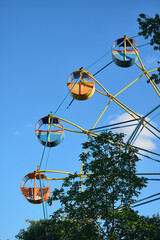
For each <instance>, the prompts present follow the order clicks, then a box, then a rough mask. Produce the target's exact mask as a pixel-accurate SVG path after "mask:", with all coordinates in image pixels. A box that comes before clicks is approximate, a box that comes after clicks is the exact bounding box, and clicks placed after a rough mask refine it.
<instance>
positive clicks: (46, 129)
mask: <svg viewBox="0 0 160 240" xmlns="http://www.w3.org/2000/svg"><path fill="white" fill-rule="evenodd" d="M52 127H53V128H54V129H51V128H52ZM35 133H36V136H37V137H38V139H39V141H40V143H41V144H42V145H43V146H47V147H55V146H57V145H59V144H60V143H61V142H62V141H63V139H64V130H63V125H62V123H61V121H60V120H59V119H58V118H55V117H53V116H52V115H48V116H45V117H43V118H41V119H40V120H39V121H38V122H37V123H36V126H35Z"/></svg>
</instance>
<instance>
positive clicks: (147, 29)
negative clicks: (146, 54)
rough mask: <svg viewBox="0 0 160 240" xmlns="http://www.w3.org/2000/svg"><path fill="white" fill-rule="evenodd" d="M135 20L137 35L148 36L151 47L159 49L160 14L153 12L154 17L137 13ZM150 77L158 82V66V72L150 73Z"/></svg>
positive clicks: (159, 80)
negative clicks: (137, 24) (137, 27)
mask: <svg viewBox="0 0 160 240" xmlns="http://www.w3.org/2000/svg"><path fill="white" fill-rule="evenodd" d="M137 21H138V23H139V29H140V30H141V31H140V32H139V35H141V36H143V37H144V38H145V39H148V38H149V39H150V45H152V46H153V49H154V50H159V51H160V16H159V15H158V14H155V17H154V18H151V17H149V16H147V15H146V14H144V13H142V14H140V15H139V18H138V19H137ZM158 63H159V62H158ZM151 79H153V80H154V81H155V83H157V84H158V83H160V68H158V74H152V76H151ZM147 82H148V81H147Z"/></svg>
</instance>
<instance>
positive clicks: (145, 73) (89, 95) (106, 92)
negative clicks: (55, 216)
mask: <svg viewBox="0 0 160 240" xmlns="http://www.w3.org/2000/svg"><path fill="white" fill-rule="evenodd" d="M126 41H128V42H129V43H130V45H131V47H132V48H133V50H134V52H135V54H136V56H137V58H138V60H139V62H140V65H138V64H137V63H135V64H136V66H137V67H138V68H139V69H140V70H141V71H142V74H141V75H140V76H139V77H137V78H136V79H135V80H134V81H132V82H131V83H130V84H128V85H127V86H126V87H124V88H123V89H122V90H120V91H119V92H118V93H117V94H115V95H112V94H111V93H109V92H108V91H107V90H106V88H105V87H104V86H103V85H102V84H101V83H100V82H98V81H97V80H96V79H95V78H94V77H93V75H92V74H91V73H90V72H88V71H86V70H82V69H80V70H77V71H75V72H78V71H81V72H82V73H83V72H84V73H86V74H88V75H89V76H90V77H91V78H92V80H93V81H94V82H95V83H96V84H97V85H98V86H99V87H100V88H101V89H102V91H100V90H98V89H95V86H94V91H91V93H88V94H86V96H85V97H86V98H85V99H88V98H90V97H91V96H92V95H93V94H94V92H95V91H96V92H98V93H99V94H101V95H103V96H105V97H108V98H109V99H110V100H109V101H108V103H107V105H106V106H105V108H104V109H103V111H102V113H101V114H100V116H99V118H98V119H97V121H96V122H95V124H94V125H93V127H92V130H94V128H95V127H96V125H97V124H98V122H99V121H100V119H101V117H102V116H103V114H104V113H105V111H106V110H107V108H108V106H109V105H110V103H111V102H112V101H113V102H115V103H116V104H117V105H118V106H120V107H121V108H122V109H123V110H124V111H126V112H127V113H128V114H129V115H131V116H132V117H133V118H135V119H137V118H138V120H137V121H140V120H141V116H140V115H139V114H137V113H135V112H134V111H133V110H132V109H130V108H129V107H127V106H126V105H125V104H124V103H122V102H121V101H120V100H118V99H117V96H118V95H119V94H121V93H122V92H123V91H125V90H126V89H128V88H129V87H130V86H131V85H132V84H134V83H135V82H137V81H138V80H139V79H140V78H141V77H143V76H144V75H145V76H146V77H147V79H148V80H149V82H150V83H151V86H152V87H153V89H154V90H155V92H156V93H157V95H158V96H159V97H160V89H159V88H158V86H157V85H156V83H155V82H154V81H153V80H152V79H151V78H150V75H149V73H151V72H154V71H157V68H156V69H153V70H150V71H146V69H145V67H144V65H143V63H142V61H141V59H140V57H139V54H138V53H137V51H136V49H135V48H134V46H133V44H132V43H131V41H130V40H129V38H128V37H126V35H125V36H124V51H125V56H124V58H125V59H124V60H126ZM71 74H72V73H71ZM71 74H70V75H69V77H70V76H71ZM80 75H81V73H80ZM69 77H68V79H69ZM68 79H67V85H68V84H69V83H68ZM80 81H81V76H80ZM70 94H71V96H72V97H73V98H75V99H78V98H77V96H76V97H75V96H74V93H72V92H70ZM78 100H84V99H78ZM53 117H54V118H58V119H60V120H61V121H64V122H66V123H68V124H71V125H72V126H74V127H76V128H78V130H72V129H69V128H64V127H63V129H64V130H66V131H70V132H74V133H82V134H87V136H88V137H87V142H88V141H89V138H90V136H93V137H97V136H98V135H99V134H96V133H94V132H93V131H92V130H86V129H84V128H82V127H80V126H78V125H77V124H75V123H72V122H70V121H68V120H65V119H63V118H60V117H56V116H54V115H50V117H49V122H48V125H49V126H48V131H49V130H50V118H53ZM52 125H55V126H56V127H59V128H61V126H58V125H57V124H52ZM145 125H146V120H145V119H144V121H143V126H144V127H145ZM110 143H112V142H110ZM112 144H113V143H112ZM121 147H123V148H124V147H125V146H121ZM129 147H130V146H128V148H129ZM86 151H87V149H85V150H84V154H86ZM83 165H84V163H83V162H82V165H81V169H80V173H79V174H77V177H79V178H80V181H81V190H82V192H83V182H82V179H83V178H86V177H88V176H89V175H90V174H83V173H82V172H83ZM39 172H46V173H58V174H66V175H68V176H69V175H74V173H70V172H66V171H54V170H41V171H39ZM67 178H68V177H58V178H48V180H65V179H67ZM84 204H85V203H84Z"/></svg>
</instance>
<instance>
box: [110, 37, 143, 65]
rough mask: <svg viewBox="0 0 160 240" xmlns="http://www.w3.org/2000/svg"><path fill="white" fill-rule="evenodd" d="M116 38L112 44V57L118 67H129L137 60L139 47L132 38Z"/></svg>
mask: <svg viewBox="0 0 160 240" xmlns="http://www.w3.org/2000/svg"><path fill="white" fill-rule="evenodd" d="M127 39H128V38H126V36H124V37H123V38H119V39H117V40H116V41H115V42H114V43H113V45H112V59H113V61H114V63H115V64H116V65H118V66H119V67H131V66H132V65H133V64H135V62H136V61H137V60H138V57H137V54H138V53H139V47H138V44H137V42H136V41H135V40H134V39H132V38H129V39H128V40H127Z"/></svg>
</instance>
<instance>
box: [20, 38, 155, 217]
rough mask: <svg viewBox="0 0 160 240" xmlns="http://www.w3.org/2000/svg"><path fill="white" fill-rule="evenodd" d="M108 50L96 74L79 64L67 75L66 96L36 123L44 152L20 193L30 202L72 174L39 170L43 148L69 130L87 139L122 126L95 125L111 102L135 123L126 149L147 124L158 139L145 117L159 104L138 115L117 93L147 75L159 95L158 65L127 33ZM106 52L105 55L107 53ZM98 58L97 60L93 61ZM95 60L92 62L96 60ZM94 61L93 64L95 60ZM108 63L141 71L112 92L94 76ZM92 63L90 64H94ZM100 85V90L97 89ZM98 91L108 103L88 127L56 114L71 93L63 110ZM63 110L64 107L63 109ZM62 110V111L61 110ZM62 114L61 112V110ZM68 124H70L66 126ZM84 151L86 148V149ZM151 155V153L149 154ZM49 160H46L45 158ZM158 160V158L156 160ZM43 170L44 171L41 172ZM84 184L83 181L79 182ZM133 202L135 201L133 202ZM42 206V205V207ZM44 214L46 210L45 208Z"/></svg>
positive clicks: (45, 195) (40, 198)
mask: <svg viewBox="0 0 160 240" xmlns="http://www.w3.org/2000/svg"><path fill="white" fill-rule="evenodd" d="M107 54H110V55H111V57H112V61H111V62H109V63H108V64H107V65H106V66H104V67H103V68H102V69H100V70H99V71H98V72H96V73H95V74H91V73H90V72H89V71H88V68H87V69H86V70H85V69H83V68H80V69H78V70H76V71H74V72H72V73H71V74H70V75H69V76H68V78H67V88H68V93H67V95H66V96H65V98H64V99H63V100H62V102H61V104H60V105H59V106H58V108H57V110H56V111H55V113H54V114H53V113H50V114H48V115H47V116H44V117H42V118H41V119H40V120H38V122H37V123H36V126H35V135H36V137H37V139H38V141H39V142H40V143H41V144H42V146H43V153H42V157H41V161H40V164H39V166H38V167H37V169H36V170H35V171H33V172H31V173H28V174H27V175H26V176H25V177H24V178H23V179H22V181H21V185H20V189H21V192H22V194H23V196H24V197H25V198H26V199H27V200H28V201H29V202H30V203H32V204H40V203H42V204H44V202H45V201H47V199H48V198H49V196H50V194H51V187H50V180H59V179H65V178H67V176H68V175H72V174H73V173H70V172H65V171H63V170H59V171H49V170H46V169H45V170H41V167H42V162H43V160H44V154H45V151H46V148H49V150H50V149H51V148H54V147H56V146H57V145H59V144H61V142H62V141H65V132H66V131H68V132H70V134H72V133H78V134H85V135H86V137H87V141H89V138H90V137H97V136H98V135H99V133H98V131H97V130H99V131H100V132H102V131H104V130H106V129H110V128H111V127H112V128H113V127H114V128H116V127H117V128H118V127H121V126H122V123H121V122H117V123H115V124H110V125H106V126H101V127H98V128H97V124H98V122H99V121H100V119H101V118H102V117H103V114H104V113H105V112H106V111H107V109H108V107H109V105H110V104H112V102H114V103H115V104H116V105H117V106H118V107H120V108H121V109H123V110H124V112H126V113H128V114H129V115H130V116H131V117H132V120H129V121H128V120H126V121H125V122H123V123H125V124H126V123H128V122H129V123H131V122H134V123H136V126H135V128H134V131H133V132H132V134H131V135H130V137H129V138H128V141H127V142H126V149H127V148H128V147H129V146H132V144H133V142H134V141H135V139H136V138H138V136H139V135H140V134H141V132H142V129H144V128H147V129H148V131H150V132H151V133H152V134H153V135H154V136H156V137H157V138H158V139H160V137H159V135H158V134H159V133H160V130H159V129H157V128H156V127H155V126H154V125H152V124H151V123H150V122H149V121H148V119H147V117H148V116H149V115H150V114H151V113H153V112H155V111H157V109H159V107H160V104H159V105H158V106H155V107H154V108H153V109H149V111H148V113H146V114H145V115H144V116H141V115H139V114H138V113H136V112H134V111H133V110H132V109H131V108H129V107H128V106H127V105H126V104H124V103H123V102H121V101H120V100H118V98H117V97H118V95H120V94H121V93H122V92H123V91H125V90H126V89H128V88H129V87H130V86H131V85H132V84H134V83H135V82H136V81H138V80H139V79H140V78H141V77H142V76H146V78H147V80H148V81H149V82H150V84H151V86H152V88H153V89H154V93H155V94H156V95H158V96H157V97H160V89H159V88H158V86H157V84H156V83H155V82H154V81H153V80H152V79H151V77H150V73H152V72H154V71H156V70H157V69H153V70H150V71H147V70H146V69H145V67H144V65H143V63H142V60H141V59H140V56H139V46H138V44H137V42H136V41H135V40H134V39H133V38H128V37H127V36H126V35H125V36H124V37H121V38H119V39H117V40H116V41H114V43H113V44H112V47H111V51H109V52H107ZM107 54H105V55H104V56H106V55H107ZM96 62H97V61H96ZM96 62H95V63H96ZM95 63H93V64H95ZM111 63H114V64H116V65H117V66H118V67H122V68H128V67H131V66H133V65H136V66H137V68H139V69H140V70H141V75H140V76H139V77H138V78H137V79H134V80H133V81H132V82H131V83H130V84H128V85H126V86H125V87H124V88H123V89H121V90H120V91H119V92H117V93H116V94H114V95H112V94H111V93H110V92H109V91H108V90H107V89H106V88H105V87H104V86H103V85H102V84H101V83H100V82H99V81H98V80H97V79H96V78H95V76H96V75H97V74H98V73H99V72H101V71H102V70H103V69H104V68H106V67H108V66H109V65H110V64H111ZM93 64H92V65H93ZM99 89H100V90H99ZM95 92H97V93H98V94H101V95H102V96H104V98H105V101H106V99H107V100H108V102H107V105H106V106H105V108H104V109H103V111H102V112H101V114H100V116H99V117H98V119H96V121H95V123H94V125H93V126H90V128H89V129H84V128H83V127H82V126H79V125H77V124H76V123H72V122H70V121H69V120H67V119H64V118H62V116H61V117H59V116H57V112H58V110H59V109H60V107H61V106H62V104H63V103H64V101H65V99H66V98H67V97H68V96H69V95H71V97H72V101H71V102H70V104H69V105H68V106H67V108H66V110H67V109H68V108H69V107H70V106H71V104H72V102H73V101H74V100H78V101H85V100H88V99H89V98H91V97H94V93H95ZM66 110H65V111H66ZM64 113H65V112H64ZM63 115H64V114H63ZM66 124H67V126H68V125H69V126H70V127H69V128H68V127H66ZM73 127H74V128H73ZM137 150H141V151H142V152H145V154H147V153H152V154H154V155H156V156H158V157H159V156H160V153H155V152H150V151H148V150H147V149H142V148H141V149H140V148H138V147H137ZM85 152H86V150H85ZM141 155H142V156H145V157H148V158H151V157H150V156H147V155H144V154H143V153H141ZM152 160H156V159H154V157H153V158H152ZM47 161H48V160H47ZM157 161H159V162H160V160H157ZM48 172H50V173H54V174H55V173H56V174H61V173H63V174H66V177H64V178H61V177H58V178H52V179H51V178H50V179H48V178H47V176H46V175H45V174H47V173H48ZM44 173H45V174H44ZM78 177H79V178H82V177H84V174H83V163H82V165H81V168H80V170H79V174H78ZM81 184H83V183H81ZM135 206H136V205H135ZM43 209H44V208H43ZM44 217H45V212H44Z"/></svg>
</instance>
